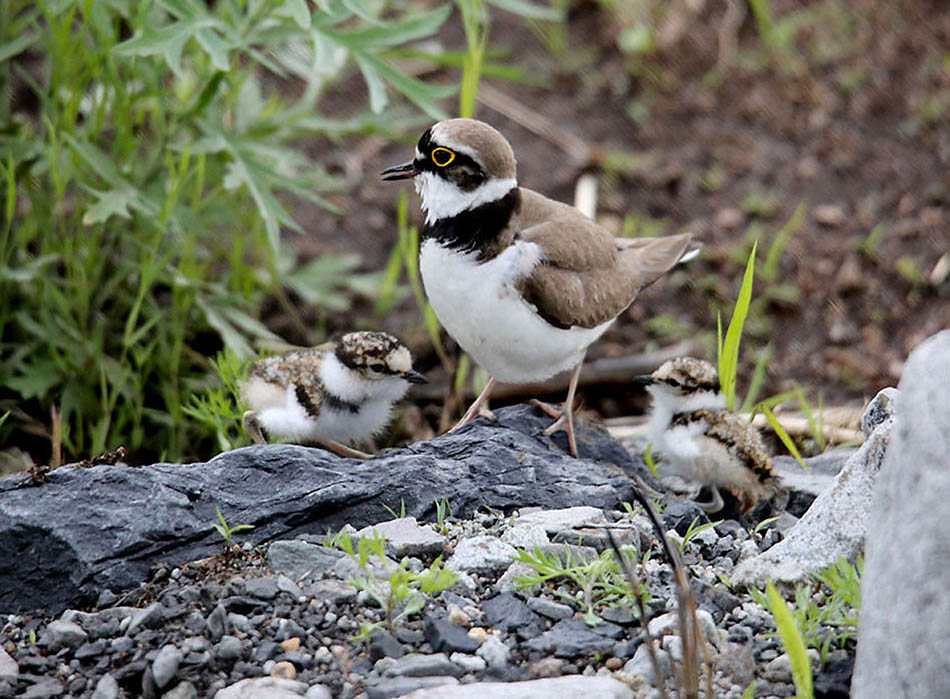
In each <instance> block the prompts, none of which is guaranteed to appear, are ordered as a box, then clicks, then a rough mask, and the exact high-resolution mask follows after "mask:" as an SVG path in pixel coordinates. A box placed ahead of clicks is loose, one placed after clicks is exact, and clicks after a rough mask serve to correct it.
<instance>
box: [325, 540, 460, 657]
mask: <svg viewBox="0 0 950 699" xmlns="http://www.w3.org/2000/svg"><path fill="white" fill-rule="evenodd" d="M324 545H325V546H329V547H332V548H336V549H339V550H340V551H343V552H344V553H345V554H346V555H347V556H349V557H350V558H351V559H352V560H353V561H354V562H355V563H356V564H357V566H358V568H359V570H360V574H359V575H357V576H356V577H354V578H351V579H350V580H347V582H348V583H349V584H350V585H352V586H353V587H355V588H356V589H358V590H363V591H365V592H366V593H367V594H368V595H369V596H370V598H371V599H372V600H373V601H374V602H375V603H376V604H377V605H378V606H379V608H380V609H381V610H382V613H383V621H381V622H374V623H370V624H363V626H362V627H361V629H360V633H359V634H358V635H357V636H356V639H357V640H362V641H367V640H368V639H369V637H370V635H371V634H372V632H373V631H374V630H376V629H378V628H385V629H386V630H387V631H389V633H391V634H393V635H395V633H396V627H397V626H398V625H399V624H400V622H402V621H403V620H404V619H406V618H408V617H410V616H412V615H414V614H418V613H419V612H420V611H422V610H423V609H424V608H425V605H426V601H427V599H428V598H429V597H430V596H434V595H436V594H438V593H440V592H442V591H443V590H448V589H450V588H451V587H452V586H453V585H455V583H456V582H457V580H458V576H457V575H456V574H455V573H454V572H453V571H451V570H448V569H447V568H445V567H444V566H443V565H442V557H441V556H439V557H438V558H436V559H435V560H434V561H433V562H432V563H431V564H430V565H429V566H428V567H427V568H423V569H422V570H421V571H419V572H414V571H412V570H410V569H409V558H408V557H403V558H402V560H401V561H400V562H399V563H398V564H397V565H395V566H394V565H393V562H392V561H391V560H390V559H389V558H387V557H386V539H385V537H383V536H381V535H380V534H379V533H378V532H375V531H374V532H373V536H362V537H360V538H359V540H358V541H357V542H356V546H355V547H354V546H353V539H352V538H351V537H350V535H349V534H348V533H346V532H345V531H341V532H338V533H337V534H335V535H332V536H330V535H328V536H327V538H326V540H325V541H324ZM380 570H381V571H382V572H381V573H380V572H378V571H380Z"/></svg>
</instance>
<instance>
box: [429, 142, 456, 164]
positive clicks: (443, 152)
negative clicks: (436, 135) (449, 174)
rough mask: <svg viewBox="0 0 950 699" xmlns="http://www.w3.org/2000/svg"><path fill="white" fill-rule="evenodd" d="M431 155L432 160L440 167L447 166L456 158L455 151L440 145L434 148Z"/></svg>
mask: <svg viewBox="0 0 950 699" xmlns="http://www.w3.org/2000/svg"><path fill="white" fill-rule="evenodd" d="M429 157H430V158H432V162H433V163H435V164H436V165H438V166H439V167H445V166H446V165H448V164H449V163H451V162H452V161H453V160H455V153H453V152H452V151H450V150H449V149H448V148H443V147H442V146H439V147H438V148H433V149H432V153H431V154H430V155H429Z"/></svg>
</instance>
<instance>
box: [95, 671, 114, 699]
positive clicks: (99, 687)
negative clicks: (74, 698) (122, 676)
mask: <svg viewBox="0 0 950 699" xmlns="http://www.w3.org/2000/svg"><path fill="white" fill-rule="evenodd" d="M118 696H119V683H118V682H117V681H116V679H115V677H113V676H112V675H110V674H105V675H103V676H102V677H100V678H99V681H98V682H96V689H95V691H93V693H92V699H117V697H118Z"/></svg>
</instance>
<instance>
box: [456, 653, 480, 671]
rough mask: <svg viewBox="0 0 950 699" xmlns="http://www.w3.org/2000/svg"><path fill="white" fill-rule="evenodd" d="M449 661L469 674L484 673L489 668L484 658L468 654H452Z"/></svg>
mask: <svg viewBox="0 0 950 699" xmlns="http://www.w3.org/2000/svg"><path fill="white" fill-rule="evenodd" d="M449 660H451V661H452V662H453V663H455V664H456V665H458V666H459V667H460V668H462V670H464V671H465V672H467V673H476V672H482V671H483V670H484V669H485V668H486V667H487V666H488V663H487V662H486V661H485V659H484V658H480V657H478V656H477V655H469V654H467V653H452V655H450V656H449Z"/></svg>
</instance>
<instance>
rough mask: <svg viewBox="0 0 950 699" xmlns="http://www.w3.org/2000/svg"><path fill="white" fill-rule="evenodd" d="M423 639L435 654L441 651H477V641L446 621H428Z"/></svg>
mask: <svg viewBox="0 0 950 699" xmlns="http://www.w3.org/2000/svg"><path fill="white" fill-rule="evenodd" d="M425 638H426V641H428V643H429V647H430V648H432V650H433V651H435V652H437V653H438V652H441V651H444V652H446V653H454V652H461V653H474V652H475V651H476V650H478V641H476V640H475V639H474V638H472V637H471V636H469V635H468V634H467V633H466V632H465V630H464V629H462V628H461V627H458V626H456V625H455V624H453V623H452V622H450V621H449V620H448V619H431V618H430V619H428V620H427V621H426V625H425Z"/></svg>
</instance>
